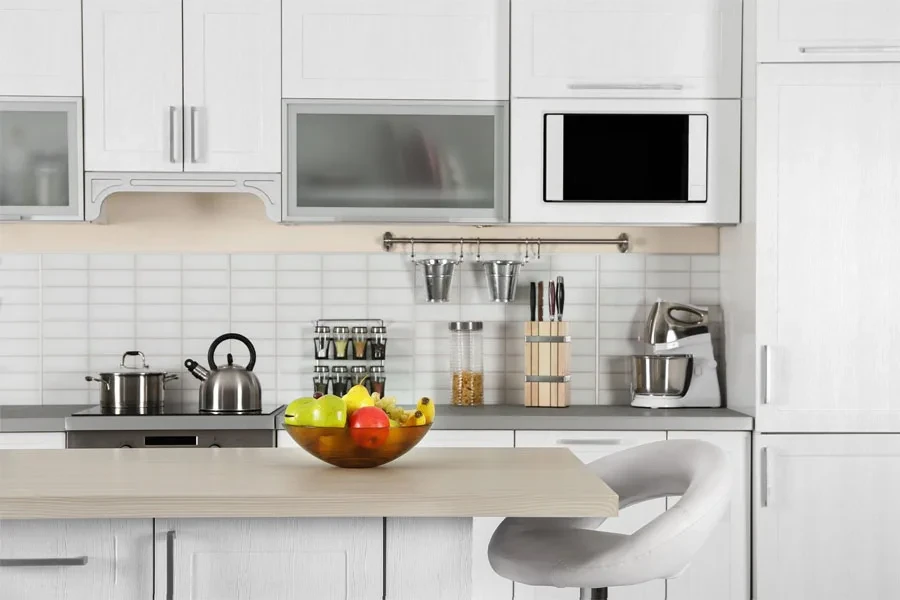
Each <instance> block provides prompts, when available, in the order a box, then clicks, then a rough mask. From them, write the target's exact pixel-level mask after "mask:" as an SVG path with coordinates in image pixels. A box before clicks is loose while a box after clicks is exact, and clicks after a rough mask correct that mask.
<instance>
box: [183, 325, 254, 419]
mask: <svg viewBox="0 0 900 600" xmlns="http://www.w3.org/2000/svg"><path fill="white" fill-rule="evenodd" d="M227 340H237V341H239V342H241V343H243V344H244V345H245V346H247V349H248V350H249V351H250V362H248V363H247V367H246V368H245V367H242V366H241V365H236V364H234V357H233V356H232V355H231V354H228V364H227V365H224V366H222V367H219V366H218V365H216V357H215V353H216V348H218V346H219V344H221V343H222V342H224V341H227ZM207 360H208V362H209V369H208V370H207V369H206V368H204V367H203V366H201V365H200V364H199V363H197V361H195V360H192V359H190V358H189V359H187V360H186V361H184V366H185V367H187V370H188V371H190V372H191V374H192V375H193V376H194V377H196V378H197V379H199V380H200V381H202V382H203V383H202V384H200V410H201V411H203V412H214V413H245V412H255V411H259V410H260V409H261V408H262V391H261V388H260V385H259V379H258V378H257V377H256V374H255V373H253V367H254V366H255V365H256V348H254V347H253V343H252V342H251V341H250V340H249V339H247V338H246V337H245V336H243V335H241V334H239V333H226V334H224V335H220V336H219V337H217V338H216V339H215V340H213V343H212V345H211V346H210V347H209V354H208V355H207Z"/></svg>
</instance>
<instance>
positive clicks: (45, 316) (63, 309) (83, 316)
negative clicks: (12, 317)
mask: <svg viewBox="0 0 900 600" xmlns="http://www.w3.org/2000/svg"><path fill="white" fill-rule="evenodd" d="M0 310H2V309H0ZM41 319H42V320H43V321H44V323H46V322H48V321H87V319H88V305H87V304H44V305H43V306H42V307H41Z"/></svg>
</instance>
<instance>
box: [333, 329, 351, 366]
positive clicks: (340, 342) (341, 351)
mask: <svg viewBox="0 0 900 600" xmlns="http://www.w3.org/2000/svg"><path fill="white" fill-rule="evenodd" d="M333 334H334V357H335V358H337V359H340V360H346V359H347V350H348V348H347V346H348V345H349V344H350V328H349V327H344V326H343V325H340V326H338V327H335V328H334V330H333Z"/></svg>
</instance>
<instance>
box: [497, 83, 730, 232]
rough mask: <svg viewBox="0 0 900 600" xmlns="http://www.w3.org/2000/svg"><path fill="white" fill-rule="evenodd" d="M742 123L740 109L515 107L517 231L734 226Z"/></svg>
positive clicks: (711, 104) (574, 102) (523, 103)
mask: <svg viewBox="0 0 900 600" xmlns="http://www.w3.org/2000/svg"><path fill="white" fill-rule="evenodd" d="M740 119H741V110H740V100H662V99H654V100H647V99H644V100H641V99H636V100H620V99H615V100H588V99H560V100H552V99H521V100H515V101H514V102H513V108H512V128H511V130H512V136H513V138H512V143H511V148H512V156H511V159H512V183H511V189H512V193H511V198H512V203H511V216H512V221H513V222H523V223H542V222H562V223H599V224H603V223H621V224H728V223H737V222H738V221H739V218H740V144H741V138H740V127H741V123H740Z"/></svg>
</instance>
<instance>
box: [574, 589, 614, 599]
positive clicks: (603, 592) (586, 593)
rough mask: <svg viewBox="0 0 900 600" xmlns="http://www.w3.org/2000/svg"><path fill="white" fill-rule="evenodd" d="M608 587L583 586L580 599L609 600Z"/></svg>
mask: <svg viewBox="0 0 900 600" xmlns="http://www.w3.org/2000/svg"><path fill="white" fill-rule="evenodd" d="M608 598H609V596H608V595H607V588H581V598H580V600H608Z"/></svg>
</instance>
